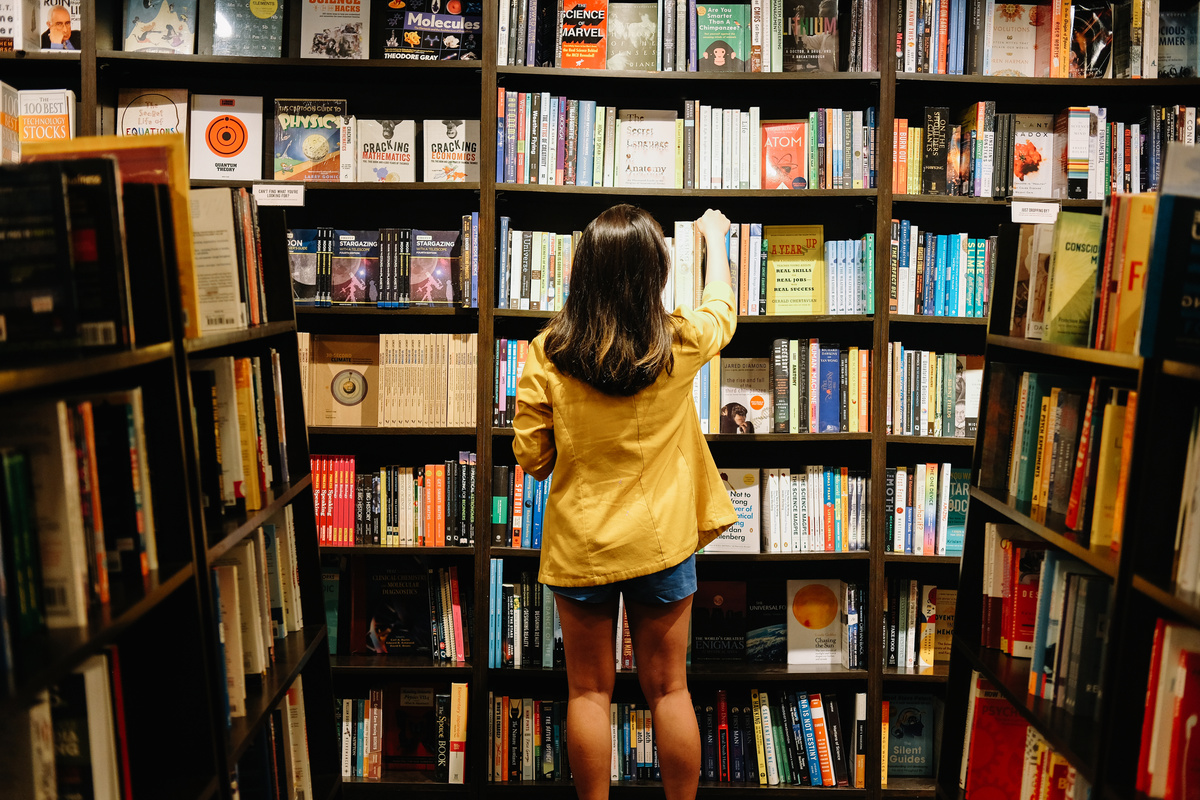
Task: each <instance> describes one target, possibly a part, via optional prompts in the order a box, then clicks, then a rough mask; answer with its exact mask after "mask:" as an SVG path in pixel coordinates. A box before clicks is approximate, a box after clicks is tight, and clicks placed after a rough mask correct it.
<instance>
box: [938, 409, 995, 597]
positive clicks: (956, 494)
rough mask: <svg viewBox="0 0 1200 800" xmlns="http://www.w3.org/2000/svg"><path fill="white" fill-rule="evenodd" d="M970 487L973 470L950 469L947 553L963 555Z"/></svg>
mask: <svg viewBox="0 0 1200 800" xmlns="http://www.w3.org/2000/svg"><path fill="white" fill-rule="evenodd" d="M992 402H996V401H995V400H993V401H992ZM970 488H971V470H969V469H951V470H950V512H949V515H948V517H947V519H946V555H950V556H960V555H962V551H963V544H964V543H965V541H966V532H967V506H968V505H970V502H969V492H970ZM939 613H940V610H939Z"/></svg>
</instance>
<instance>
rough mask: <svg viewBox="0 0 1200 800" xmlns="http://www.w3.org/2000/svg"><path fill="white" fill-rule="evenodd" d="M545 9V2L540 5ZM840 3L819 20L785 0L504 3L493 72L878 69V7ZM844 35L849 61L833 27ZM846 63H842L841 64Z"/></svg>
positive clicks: (828, 8) (819, 15)
mask: <svg viewBox="0 0 1200 800" xmlns="http://www.w3.org/2000/svg"><path fill="white" fill-rule="evenodd" d="M543 2H546V0H543ZM841 13H842V16H843V17H847V16H848V17H849V19H848V20H846V19H839V15H838V5H837V3H836V2H832V3H824V4H822V5H821V6H820V8H819V9H817V13H816V14H805V11H804V9H803V8H802V7H800V8H798V9H797V8H794V7H791V6H785V4H784V3H783V2H782V0H765V2H761V1H756V2H752V3H725V4H707V3H706V4H705V5H703V6H701V7H698V8H697V7H695V6H689V5H688V4H686V3H684V2H682V0H659V2H657V3H646V2H638V3H625V2H611V3H610V2H608V0H588V2H586V3H584V4H582V5H575V6H568V4H567V3H564V2H558V4H557V13H556V9H555V7H554V4H553V3H550V4H549V5H548V6H546V5H543V6H542V7H539V6H538V2H537V0H532V2H531V1H530V0H506V1H505V2H504V3H502V4H501V7H500V14H499V31H498V37H497V38H498V51H497V64H498V65H499V66H502V67H503V66H510V67H511V66H518V67H520V66H529V67H534V66H537V67H563V68H568V69H610V70H640V71H651V72H654V71H659V72H674V71H678V72H685V71H690V72H811V71H820V72H838V71H839V70H841V69H842V68H843V65H846V68H847V69H848V70H849V71H850V72H862V71H868V72H869V71H872V70H874V69H876V68H877V67H876V53H875V27H876V22H875V14H876V10H875V6H874V5H873V4H871V3H864V2H852V3H851V7H850V9H849V10H848V11H847V9H845V8H843V9H842V12H841ZM847 24H848V26H849V34H850V42H849V48H848V53H847V54H846V57H845V58H843V55H842V51H841V48H839V43H838V34H839V28H841V27H843V26H845V25H847ZM847 60H848V64H847Z"/></svg>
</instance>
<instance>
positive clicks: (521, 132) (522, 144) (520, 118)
mask: <svg viewBox="0 0 1200 800" xmlns="http://www.w3.org/2000/svg"><path fill="white" fill-rule="evenodd" d="M528 146H529V137H528V135H526V133H525V92H518V93H517V183H525V158H526V153H525V148H526V147H528Z"/></svg>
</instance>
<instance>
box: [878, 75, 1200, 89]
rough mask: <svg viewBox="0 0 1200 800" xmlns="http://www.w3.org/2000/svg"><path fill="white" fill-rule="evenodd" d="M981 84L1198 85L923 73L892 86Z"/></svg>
mask: <svg viewBox="0 0 1200 800" xmlns="http://www.w3.org/2000/svg"><path fill="white" fill-rule="evenodd" d="M916 82H920V83H984V84H1011V85H1013V86H1063V87H1071V88H1080V87H1084V86H1089V87H1099V88H1103V89H1107V88H1113V87H1117V86H1121V87H1130V88H1143V89H1148V88H1150V87H1152V86H1158V87H1162V86H1169V87H1172V88H1176V87H1177V88H1181V89H1186V88H1195V87H1198V86H1200V79H1197V78H1024V77H1009V76H999V75H941V74H933V75H931V74H929V73H926V72H897V73H896V83H898V84H900V83H916Z"/></svg>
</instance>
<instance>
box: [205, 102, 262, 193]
mask: <svg viewBox="0 0 1200 800" xmlns="http://www.w3.org/2000/svg"><path fill="white" fill-rule="evenodd" d="M262 115H263V99H262V98H261V97H247V96H241V95H228V96H221V95H213V94H194V95H192V119H191V133H190V134H189V139H190V141H191V159H190V164H191V167H190V173H189V174H190V175H191V177H192V179H193V180H212V179H218V180H219V179H226V180H228V179H236V180H258V179H259V178H261V177H262V141H263V127H262V126H263V116H262Z"/></svg>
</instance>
